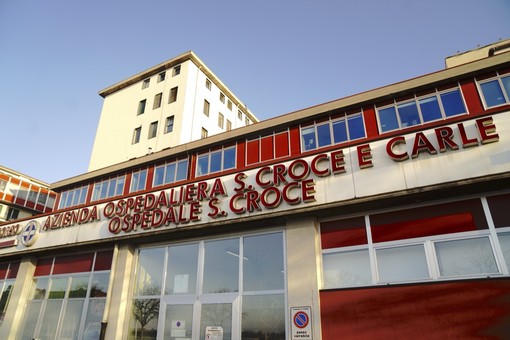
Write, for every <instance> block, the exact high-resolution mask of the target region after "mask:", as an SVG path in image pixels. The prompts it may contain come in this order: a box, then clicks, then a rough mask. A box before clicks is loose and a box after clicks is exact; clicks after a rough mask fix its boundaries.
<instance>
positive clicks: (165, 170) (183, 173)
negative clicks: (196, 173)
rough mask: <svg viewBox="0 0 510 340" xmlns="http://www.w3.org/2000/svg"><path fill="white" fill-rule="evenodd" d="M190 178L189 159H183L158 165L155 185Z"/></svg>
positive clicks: (155, 173)
mask: <svg viewBox="0 0 510 340" xmlns="http://www.w3.org/2000/svg"><path fill="white" fill-rule="evenodd" d="M187 178H188V160H187V159H183V160H180V161H175V162H171V163H166V164H163V165H160V166H157V167H156V169H155V170H154V183H153V185H154V186H159V185H163V184H168V183H174V182H178V181H184V180H186V179H187Z"/></svg>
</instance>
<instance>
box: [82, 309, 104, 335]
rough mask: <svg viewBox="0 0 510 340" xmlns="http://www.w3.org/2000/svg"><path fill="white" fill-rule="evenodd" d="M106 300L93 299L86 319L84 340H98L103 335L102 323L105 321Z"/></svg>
mask: <svg viewBox="0 0 510 340" xmlns="http://www.w3.org/2000/svg"><path fill="white" fill-rule="evenodd" d="M105 301H106V299H91V300H90V301H89V307H88V310H87V317H86V319H85V325H84V331H83V340H97V339H99V334H100V333H101V321H102V319H103V312H104V305H105Z"/></svg>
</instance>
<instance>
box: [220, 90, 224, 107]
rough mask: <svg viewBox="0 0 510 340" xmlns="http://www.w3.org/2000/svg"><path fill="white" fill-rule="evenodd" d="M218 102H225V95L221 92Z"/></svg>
mask: <svg viewBox="0 0 510 340" xmlns="http://www.w3.org/2000/svg"><path fill="white" fill-rule="evenodd" d="M220 102H222V103H223V104H225V95H224V94H223V92H220Z"/></svg>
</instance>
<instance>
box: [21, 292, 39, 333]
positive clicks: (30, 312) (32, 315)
mask: <svg viewBox="0 0 510 340" xmlns="http://www.w3.org/2000/svg"><path fill="white" fill-rule="evenodd" d="M41 306H42V301H30V302H29V303H28V304H27V307H26V310H25V318H24V320H23V327H22V328H21V329H22V334H21V339H34V338H35V334H34V333H35V326H36V325H37V320H38V319H39V312H40V311H41Z"/></svg>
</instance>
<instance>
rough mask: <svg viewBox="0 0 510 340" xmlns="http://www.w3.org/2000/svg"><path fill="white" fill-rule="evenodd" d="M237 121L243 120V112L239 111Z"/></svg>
mask: <svg viewBox="0 0 510 340" xmlns="http://www.w3.org/2000/svg"><path fill="white" fill-rule="evenodd" d="M237 119H239V120H243V111H241V110H237Z"/></svg>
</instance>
